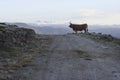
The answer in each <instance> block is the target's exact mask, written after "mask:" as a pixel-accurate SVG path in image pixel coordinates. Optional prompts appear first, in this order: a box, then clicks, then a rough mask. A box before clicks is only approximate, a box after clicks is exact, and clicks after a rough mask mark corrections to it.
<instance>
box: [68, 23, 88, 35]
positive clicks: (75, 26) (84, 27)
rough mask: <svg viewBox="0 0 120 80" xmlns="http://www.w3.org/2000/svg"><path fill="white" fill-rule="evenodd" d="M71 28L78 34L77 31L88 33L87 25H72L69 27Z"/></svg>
mask: <svg viewBox="0 0 120 80" xmlns="http://www.w3.org/2000/svg"><path fill="white" fill-rule="evenodd" d="M69 27H70V28H72V29H73V30H74V31H75V32H76V33H77V31H82V30H84V31H85V33H86V32H88V25H87V24H72V23H70V25H69Z"/></svg>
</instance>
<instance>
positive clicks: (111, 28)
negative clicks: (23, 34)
mask: <svg viewBox="0 0 120 80" xmlns="http://www.w3.org/2000/svg"><path fill="white" fill-rule="evenodd" d="M14 24H15V25H17V26H19V27H25V28H31V29H34V30H35V32H36V33H38V34H67V33H73V32H74V31H73V30H72V29H71V28H69V27H68V25H69V24H49V25H47V24H40V25H38V24H26V23H14ZM89 32H96V33H102V34H111V35H112V36H114V37H117V38H120V25H89Z"/></svg>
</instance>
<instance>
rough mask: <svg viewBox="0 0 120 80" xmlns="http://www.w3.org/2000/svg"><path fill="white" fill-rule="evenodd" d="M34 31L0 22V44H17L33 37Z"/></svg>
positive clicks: (22, 43) (21, 43)
mask: <svg viewBox="0 0 120 80" xmlns="http://www.w3.org/2000/svg"><path fill="white" fill-rule="evenodd" d="M34 35H35V31H34V30H32V29H27V28H18V27H17V26H16V25H7V24H0V46H17V45H20V46H22V45H24V44H25V43H27V42H29V41H31V40H32V39H34Z"/></svg>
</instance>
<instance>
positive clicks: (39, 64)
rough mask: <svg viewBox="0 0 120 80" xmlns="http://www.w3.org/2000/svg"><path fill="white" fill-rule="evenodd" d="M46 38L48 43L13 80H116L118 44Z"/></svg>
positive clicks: (119, 69) (68, 37)
mask: <svg viewBox="0 0 120 80" xmlns="http://www.w3.org/2000/svg"><path fill="white" fill-rule="evenodd" d="M44 37H45V36H44ZM47 38H48V36H46V38H45V39H47ZM49 38H50V39H51V43H50V44H48V46H47V47H46V48H45V49H43V50H42V51H41V52H39V54H37V55H36V56H35V57H34V59H33V61H32V62H31V63H29V64H28V65H27V66H25V67H23V68H21V69H19V70H18V71H16V72H15V73H14V74H13V75H14V78H13V80H120V64H119V63H120V45H117V44H114V43H111V44H109V43H106V42H105V43H104V42H99V41H98V40H97V41H96V40H94V39H90V38H88V37H84V36H81V35H76V34H67V35H51V36H49Z"/></svg>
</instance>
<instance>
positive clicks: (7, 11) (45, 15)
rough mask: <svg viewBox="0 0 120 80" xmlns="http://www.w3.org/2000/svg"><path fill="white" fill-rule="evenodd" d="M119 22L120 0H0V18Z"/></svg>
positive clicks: (10, 20) (2, 20) (90, 22)
mask: <svg viewBox="0 0 120 80" xmlns="http://www.w3.org/2000/svg"><path fill="white" fill-rule="evenodd" d="M70 21H71V22H72V23H80V24H81V23H88V24H103V25H104V24H107V25H113V24H120V0H0V22H26V23H55V24H63V23H69V22H70Z"/></svg>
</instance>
